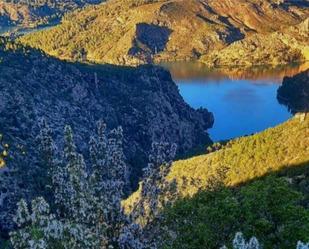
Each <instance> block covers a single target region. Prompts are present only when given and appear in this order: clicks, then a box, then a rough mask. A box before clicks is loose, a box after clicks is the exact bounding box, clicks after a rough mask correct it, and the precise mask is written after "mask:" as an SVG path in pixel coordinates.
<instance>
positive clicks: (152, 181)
mask: <svg viewBox="0 0 309 249" xmlns="http://www.w3.org/2000/svg"><path fill="white" fill-rule="evenodd" d="M176 149H177V146H176V144H172V145H170V144H169V143H164V142H160V143H153V144H152V150H151V153H150V156H149V163H148V166H147V167H146V168H145V169H144V176H143V181H142V182H141V184H140V195H139V199H138V201H137V203H135V204H134V207H133V211H132V215H133V216H134V218H135V219H136V220H138V221H139V223H141V224H142V225H143V226H146V225H147V224H149V223H150V221H151V220H153V219H154V218H158V215H159V214H160V210H161V208H163V207H164V206H166V205H168V204H169V203H171V202H172V201H173V200H175V192H176V182H175V181H172V182H169V181H168V180H167V179H166V177H167V175H168V173H169V172H170V169H171V166H172V161H173V159H174V157H175V154H176Z"/></svg>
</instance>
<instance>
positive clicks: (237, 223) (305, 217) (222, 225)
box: [165, 177, 309, 249]
mask: <svg viewBox="0 0 309 249" xmlns="http://www.w3.org/2000/svg"><path fill="white" fill-rule="evenodd" d="M303 199H304V195H303V194H302V193H301V192H298V191H295V190H293V189H292V187H291V186H290V184H289V183H288V182H287V181H286V180H284V179H280V178H275V177H266V178H264V179H259V180H256V181H254V182H252V183H248V184H246V185H244V186H241V187H238V188H233V189H229V188H226V187H223V188H220V189H217V190H215V191H202V192H200V193H198V194H196V195H195V196H194V197H193V198H185V199H183V200H179V201H177V202H176V203H175V205H174V206H173V207H172V208H169V209H168V210H166V217H167V218H166V220H165V225H167V226H168V229H169V230H171V231H173V232H174V233H175V234H176V235H177V238H176V239H175V240H173V239H172V238H170V237H168V238H166V244H167V245H166V246H165V248H186V249H198V248H207V249H215V248H220V247H221V246H223V245H224V244H225V245H227V246H230V244H229V242H230V241H232V239H233V236H234V234H235V233H236V232H238V231H242V232H244V234H245V235H246V237H249V236H256V237H258V238H259V240H260V243H261V244H262V245H263V248H265V249H272V248H280V249H285V248H286V249H288V248H294V247H295V246H296V242H297V241H298V240H303V241H308V240H309V210H308V209H306V208H304V207H303V206H302V205H301V204H300V203H301V201H302V200H303Z"/></svg>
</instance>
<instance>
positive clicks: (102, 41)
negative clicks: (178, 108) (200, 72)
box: [21, 0, 309, 65]
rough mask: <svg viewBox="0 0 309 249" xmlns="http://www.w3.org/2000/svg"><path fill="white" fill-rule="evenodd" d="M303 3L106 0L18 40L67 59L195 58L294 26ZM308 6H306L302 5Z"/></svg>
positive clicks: (120, 61)
mask: <svg viewBox="0 0 309 249" xmlns="http://www.w3.org/2000/svg"><path fill="white" fill-rule="evenodd" d="M306 3H307V1H303V0H301V1H298V2H295V1H274V0H266V1H265V0H222V1H216V0H202V1H199V0H192V1H185V0H173V1H171V0H157V1H151V0H144V1H141V0H124V1H123V0H121V1H120V0H111V1H108V2H107V3H106V4H102V5H98V6H91V7H88V8H86V9H84V10H82V11H78V12H75V13H72V14H70V15H67V16H66V17H65V18H63V19H62V23H61V24H60V25H59V26H56V27H54V28H51V29H49V30H45V31H42V32H37V33H34V34H30V35H27V36H25V37H23V38H21V41H22V42H23V43H25V44H28V45H30V46H32V47H35V48H40V49H42V50H44V51H45V52H46V53H48V54H50V55H53V56H56V57H59V58H62V59H70V60H82V61H83V60H88V61H92V62H98V63H111V64H130V65H136V64H140V63H145V62H153V61H154V62H161V61H174V60H192V59H198V58H200V57H201V55H207V54H209V53H210V52H211V51H217V50H220V49H222V48H224V47H226V46H228V45H229V44H232V43H234V42H237V41H239V40H242V39H244V38H247V37H250V36H252V35H255V34H269V33H272V32H276V31H278V32H279V31H281V30H283V29H285V28H287V27H290V26H295V25H297V24H299V23H300V22H302V21H304V20H305V18H306V17H308V14H309V9H308V8H306V6H307V5H306ZM307 7H308V6H307Z"/></svg>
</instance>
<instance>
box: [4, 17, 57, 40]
mask: <svg viewBox="0 0 309 249" xmlns="http://www.w3.org/2000/svg"><path fill="white" fill-rule="evenodd" d="M57 24H59V20H58V19H57V20H54V21H52V22H50V23H48V24H43V25H39V26H38V27H33V28H23V27H20V26H8V27H0V36H10V37H17V36H21V35H26V34H30V33H34V32H38V31H42V30H46V29H50V28H52V27H54V26H55V25H57Z"/></svg>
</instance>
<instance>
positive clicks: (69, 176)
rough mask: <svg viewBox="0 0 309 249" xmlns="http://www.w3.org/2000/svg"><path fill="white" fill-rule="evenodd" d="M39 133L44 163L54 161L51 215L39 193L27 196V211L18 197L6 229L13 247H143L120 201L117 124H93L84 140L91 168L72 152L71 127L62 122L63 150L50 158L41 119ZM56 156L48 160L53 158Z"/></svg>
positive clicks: (123, 177)
mask: <svg viewBox="0 0 309 249" xmlns="http://www.w3.org/2000/svg"><path fill="white" fill-rule="evenodd" d="M42 128H43V129H42V130H41V132H40V137H41V141H43V143H42V146H41V147H42V148H41V149H42V151H46V155H45V156H44V158H45V161H46V163H49V164H50V165H53V166H55V165H56V166H55V167H56V168H55V169H54V170H53V175H52V186H51V188H52V190H53V193H54V200H55V207H54V210H53V211H54V214H51V212H50V206H49V204H48V203H47V202H46V201H45V199H44V198H42V197H39V198H37V199H35V200H34V201H32V205H31V210H29V209H28V206H27V203H26V202H25V201H24V200H21V201H20V202H19V204H18V210H17V214H16V216H15V217H16V218H15V222H16V224H17V226H18V230H17V231H14V232H12V233H11V242H12V245H13V247H14V248H16V249H21V248H22V249H28V248H29V249H30V248H31V249H32V248H46V249H51V248H57V249H58V248H59V249H62V248H64V249H66V248H74V249H79V248H80V249H88V248H89V249H95V248H119V249H143V248H145V244H144V242H143V241H142V230H141V228H140V226H139V225H138V224H135V223H134V222H132V220H131V219H130V217H128V216H126V215H125V214H124V212H123V208H122V206H121V200H122V199H123V197H124V189H125V186H126V182H127V179H128V174H127V172H128V171H127V167H126V164H125V161H124V155H123V151H122V139H123V135H122V129H121V128H117V129H114V130H112V131H110V132H109V133H108V134H107V132H106V125H105V124H104V123H103V122H99V123H98V134H97V136H93V137H92V138H91V140H90V157H91V162H92V164H91V167H89V168H87V166H86V163H85V160H84V157H83V156H82V155H81V154H79V153H78V152H77V148H76V145H75V143H74V136H73V132H72V129H71V127H69V126H66V127H65V132H64V134H65V135H64V137H65V143H64V153H63V156H62V158H61V159H59V160H58V159H54V158H53V155H56V154H55V153H52V151H53V150H52V148H53V146H51V145H52V144H53V143H52V140H51V138H50V136H49V134H50V132H49V129H48V128H47V125H46V123H45V124H44V125H43V126H42ZM55 161H59V163H57V164H54V163H53V162H55Z"/></svg>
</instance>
